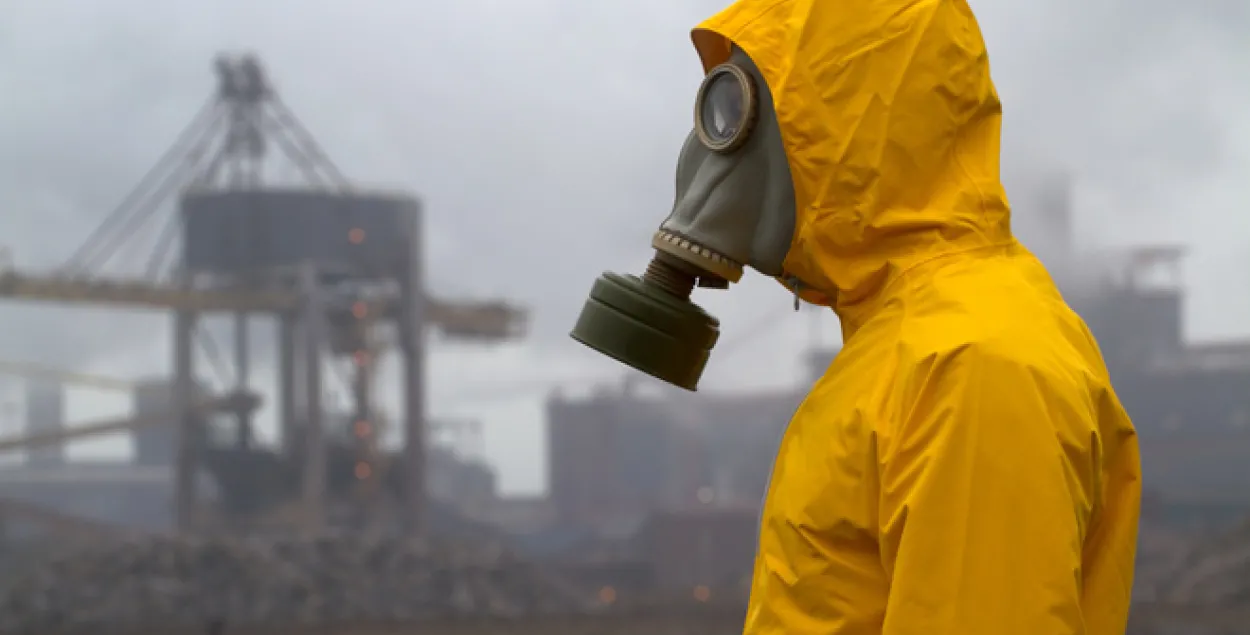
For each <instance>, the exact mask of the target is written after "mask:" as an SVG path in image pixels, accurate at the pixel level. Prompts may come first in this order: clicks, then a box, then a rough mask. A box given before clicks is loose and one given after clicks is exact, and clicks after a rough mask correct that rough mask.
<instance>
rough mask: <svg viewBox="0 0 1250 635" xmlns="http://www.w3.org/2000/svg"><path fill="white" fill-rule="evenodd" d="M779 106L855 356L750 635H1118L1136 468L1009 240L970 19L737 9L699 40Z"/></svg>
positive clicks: (812, 279)
mask: <svg viewBox="0 0 1250 635" xmlns="http://www.w3.org/2000/svg"><path fill="white" fill-rule="evenodd" d="M693 38H694V42H695V46H696V49H697V50H698V52H699V54H700V56H701V58H702V61H703V65H704V67H705V69H710V68H711V67H713V66H715V65H717V64H719V63H721V62H723V61H725V60H726V59H727V58H728V56H729V52H730V46H731V43H732V44H736V45H737V46H739V47H740V48H742V49H743V50H744V51H745V52H746V54H747V55H749V56H750V57H751V58H752V60H754V62H755V63H756V64H757V65H758V66H759V68H760V71H761V72H762V74H763V76H764V78H765V79H766V80H767V82H768V84H769V87H770V89H771V91H772V94H773V99H774V105H775V106H776V111H777V115H778V118H779V121H780V123H781V130H782V136H783V138H784V142H785V147H786V152H787V155H788V158H789V161H790V165H791V171H792V174H793V179H794V186H795V193H796V199H797V231H796V236H795V239H794V243H793V245H792V248H791V250H790V253H789V255H788V257H787V260H786V263H785V266H786V269H787V273H788V276H787V277H790V276H792V277H794V278H797V279H798V280H800V281H801V282H800V283H799V285H798V292H799V293H800V294H801V295H802V296H803V297H804V298H805V299H807V300H809V301H812V302H816V303H820V304H828V305H831V306H833V308H834V310H835V311H836V312H837V314H838V316H839V318H840V319H841V321H842V326H843V336H844V347H843V350H842V351H841V353H840V354H839V355H838V357H837V359H836V360H835V361H834V363H833V365H832V366H831V367H830V368H829V370H828V372H827V373H826V375H825V376H824V378H823V379H822V380H821V381H820V382H818V383H817V384H816V386H815V388H814V389H813V390H812V392H811V394H810V395H809V396H808V398H807V399H806V400H805V401H804V403H803V404H802V406H801V407H800V408H799V410H798V412H797V413H796V415H795V417H794V419H793V421H792V422H791V424H790V427H789V430H788V431H787V433H786V435H785V438H784V440H783V441H782V443H781V448H780V450H779V453H778V458H777V464H776V467H775V468H774V472H773V476H772V481H771V483H770V485H769V489H768V496H767V500H766V502H765V505H764V511H763V514H762V519H761V526H760V544H759V553H758V555H757V558H756V565H755V574H754V581H753V585H752V596H751V602H750V608H749V611H748V617H747V622H746V633H747V634H748V635H783V634H784V635H800V634H805V633H806V634H812V635H816V634H820V635H835V634H836V635H851V634H855V635H868V634H878V633H881V634H885V635H956V634H958V635H1069V634H1088V635H1112V634H1116V635H1120V634H1122V633H1124V630H1125V623H1126V620H1127V614H1128V605H1129V591H1130V587H1131V585H1132V577H1133V576H1132V573H1133V558H1134V551H1135V543H1136V536H1137V518H1138V508H1139V502H1140V470H1139V458H1138V450H1137V442H1136V436H1135V433H1134V431H1133V427H1132V424H1131V423H1130V421H1129V419H1128V417H1127V416H1126V415H1125V413H1124V410H1123V409H1122V408H1121V406H1120V404H1119V402H1118V400H1117V398H1116V396H1115V394H1114V393H1113V391H1112V389H1111V386H1110V383H1109V380H1108V377H1107V371H1106V369H1105V366H1104V364H1103V361H1102V358H1101V356H1100V353H1099V351H1098V348H1097V345H1096V344H1095V342H1094V340H1093V339H1092V338H1091V336H1090V334H1089V332H1088V330H1087V329H1086V327H1085V325H1084V323H1083V322H1082V321H1081V320H1080V319H1079V318H1078V317H1077V316H1076V315H1075V314H1073V313H1072V311H1071V310H1069V308H1068V307H1067V306H1066V304H1065V303H1064V301H1063V299H1062V298H1061V297H1060V295H1059V293H1058V291H1057V290H1056V289H1055V286H1054V284H1053V283H1052V281H1051V279H1050V277H1049V276H1048V274H1047V273H1046V271H1045V270H1044V269H1043V267H1042V266H1041V264H1040V263H1039V262H1038V261H1037V260H1036V259H1035V258H1034V257H1033V256H1032V255H1030V254H1029V253H1028V251H1026V250H1025V249H1024V248H1023V247H1022V246H1021V245H1020V244H1019V243H1017V242H1016V240H1015V239H1014V238H1013V237H1012V234H1011V225H1010V213H1009V206H1008V203H1007V199H1006V195H1005V194H1004V191H1003V187H1002V185H1001V182H1000V179H999V135H1000V126H1001V105H1000V103H999V99H998V95H997V93H996V90H995V88H994V85H993V83H992V82H991V80H990V73H989V64H988V61H987V57H986V51H985V44H984V42H983V40H982V37H981V32H980V29H979V27H978V25H977V23H976V20H975V18H974V17H973V15H972V12H971V10H970V9H969V7H968V4H967V2H966V1H965V0H739V1H738V2H736V3H735V4H733V5H732V6H730V7H729V8H728V9H726V10H724V11H723V12H721V13H720V14H718V15H716V16H714V17H712V18H710V19H708V20H707V21H705V22H704V23H702V24H701V25H699V26H698V27H697V28H696V29H695V30H694V33H693Z"/></svg>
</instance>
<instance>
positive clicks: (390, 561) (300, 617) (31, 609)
mask: <svg viewBox="0 0 1250 635" xmlns="http://www.w3.org/2000/svg"><path fill="white" fill-rule="evenodd" d="M56 551H58V552H59V553H57V554H55V555H43V554H38V553H35V554H30V553H27V554H23V555H24V556H25V557H24V558H22V559H21V560H22V561H21V566H20V571H22V572H21V573H17V574H15V575H12V576H10V578H9V579H8V581H7V583H6V584H5V585H4V587H3V588H0V633H4V634H6V635H23V634H25V633H31V634H35V633H40V634H42V633H49V632H58V633H61V632H66V633H77V632H93V633H94V632H102V631H116V630H119V629H122V628H123V627H127V626H131V625H135V626H137V625H141V624H150V625H160V626H162V627H166V626H167V627H171V628H173V627H188V626H197V625H204V624H207V623H210V622H212V621H214V620H225V621H227V622H228V623H229V624H230V625H232V626H249V625H253V626H254V625H262V624H284V625H292V626H295V625H310V626H311V625H325V624H339V623H346V622H353V621H382V622H409V621H412V622H417V621H421V620H430V619H438V618H446V617H450V616H457V615H474V616H495V617H520V616H530V615H543V614H553V613H574V612H582V611H586V610H590V609H591V608H592V607H590V606H589V605H587V604H586V603H584V602H583V601H582V600H581V598H580V596H579V595H578V594H576V593H575V592H572V591H570V590H568V589H566V588H564V587H562V586H561V585H559V584H558V583H557V582H555V581H553V580H549V579H547V578H545V577H544V576H543V575H542V574H541V572H539V571H537V570H536V569H535V568H534V567H533V566H531V565H528V564H526V563H524V562H521V561H519V560H517V559H515V558H513V557H512V556H511V555H510V554H508V553H507V552H505V551H503V550H502V549H498V548H484V547H481V546H476V547H473V548H465V547H458V546H453V545H448V544H438V545H435V544H428V543H424V542H419V541H412V540H404V539H398V538H372V539H370V538H363V537H360V536H356V535H323V536H318V537H314V538H302V539H301V538H291V537H286V538H264V539H262V538H252V539H240V540H234V539H191V538H147V539H142V540H129V541H125V542H108V543H103V542H102V543H98V544H93V545H77V546H73V545H71V546H68V547H67V546H65V545H62V546H61V548H59V549H57V550H56ZM13 563H14V561H13V560H10V563H9V564H13Z"/></svg>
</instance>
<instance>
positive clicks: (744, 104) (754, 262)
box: [571, 47, 795, 391]
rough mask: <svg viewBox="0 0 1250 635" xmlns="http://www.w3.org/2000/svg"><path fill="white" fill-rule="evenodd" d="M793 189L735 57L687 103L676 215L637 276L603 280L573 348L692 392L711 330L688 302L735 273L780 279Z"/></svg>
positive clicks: (748, 69) (763, 87)
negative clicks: (690, 119) (698, 290)
mask: <svg viewBox="0 0 1250 635" xmlns="http://www.w3.org/2000/svg"><path fill="white" fill-rule="evenodd" d="M794 219H795V204H794V184H793V182H792V181H791V179H790V165H789V163H788V161H787V160H786V153H785V149H784V147H783V145H782V141H781V131H780V129H779V127H778V123H777V114H776V112H775V110H774V109H773V100H772V95H771V93H770V92H769V89H768V85H767V83H765V81H764V78H763V77H762V76H761V75H760V72H759V69H757V68H756V66H755V64H754V63H752V62H751V60H750V58H748V57H747V56H746V54H745V53H743V52H742V51H741V50H738V49H737V48H736V47H735V49H734V50H733V53H732V54H731V56H730V58H729V61H727V62H726V63H724V64H721V65H720V66H717V67H715V68H713V69H712V70H710V71H709V72H708V73H707V75H706V76H705V77H704V79H703V83H702V85H701V86H700V87H699V92H698V94H697V96H696V98H695V112H694V130H693V131H692V132H691V133H690V135H689V136H688V137H687V138H686V143H685V145H684V146H683V147H682V150H681V156H680V157H679V158H678V161H677V196H676V200H675V202H674V203H673V210H672V212H671V213H670V214H669V216H668V218H667V219H665V220H664V222H663V223H661V224H660V227H659V229H658V231H656V233H655V235H654V237H653V238H652V239H651V246H652V247H653V248H654V249H655V256H654V257H653V258H652V260H651V263H650V264H649V265H647V269H646V271H645V273H643V274H642V276H641V277H639V276H634V275H621V274H617V273H612V272H606V273H604V274H603V275H602V276H600V277H599V278H598V279H597V280H596V281H595V283H594V285H593V286H592V288H591V290H590V298H589V299H588V300H587V301H586V304H585V306H584V307H583V308H582V313H581V315H580V316H579V317H578V319H577V323H576V325H575V326H574V327H573V331H572V333H571V335H572V337H573V339H575V340H577V341H579V342H581V343H582V344H585V345H586V346H589V347H590V348H592V349H594V350H596V351H598V352H600V353H602V354H604V355H607V356H609V357H612V358H614V359H616V360H618V361H620V362H622V363H624V364H626V365H628V366H632V367H633V368H635V369H637V370H640V371H642V372H644V373H647V374H649V375H651V376H653V377H656V378H657V379H660V380H663V381H665V382H668V383H670V384H673V385H675V386H679V387H681V388H685V389H686V390H692V391H693V390H695V389H696V388H697V387H698V384H699V378H700V376H702V374H703V369H704V367H705V366H706V365H707V361H708V359H709V357H710V354H711V351H712V347H713V346H715V345H716V340H717V338H718V337H719V335H720V322H719V321H718V320H717V319H716V318H715V317H713V316H712V315H710V314H708V313H707V312H706V311H704V310H703V309H702V308H700V307H699V306H698V305H697V304H695V303H693V302H692V301H691V300H690V296H691V293H692V292H693V290H694V288H695V287H696V286H697V287H705V288H712V289H727V288H728V287H729V284H730V283H734V282H738V281H739V280H740V279H741V278H742V272H743V268H744V267H751V268H753V269H755V270H757V271H759V272H760V273H763V274H765V275H768V276H772V277H779V276H781V275H782V262H783V261H784V260H785V257H786V254H787V252H789V250H790V243H791V240H792V239H793V236H794V226H795V220H794Z"/></svg>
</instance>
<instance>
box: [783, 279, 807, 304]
mask: <svg viewBox="0 0 1250 635" xmlns="http://www.w3.org/2000/svg"><path fill="white" fill-rule="evenodd" d="M786 282H787V283H789V284H790V290H791V291H793V292H794V310H795V311H798V310H799V285H801V284H803V283H802V281H800V280H799V279H798V277H796V276H790V277H789V278H786Z"/></svg>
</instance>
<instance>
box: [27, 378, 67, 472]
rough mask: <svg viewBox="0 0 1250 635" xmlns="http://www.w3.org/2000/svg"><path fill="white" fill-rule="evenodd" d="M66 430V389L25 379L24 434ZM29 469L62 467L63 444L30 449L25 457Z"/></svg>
mask: <svg viewBox="0 0 1250 635" xmlns="http://www.w3.org/2000/svg"><path fill="white" fill-rule="evenodd" d="M64 429H65V387H64V386H63V385H61V384H60V383H58V382H55V381H48V380H42V379H27V380H26V432H27V433H28V434H39V433H46V432H58V431H61V430H64ZM26 463H27V465H29V466H30V467H35V468H48V467H56V466H60V465H64V464H65V444H63V443H56V444H50V445H46V446H43V447H38V448H33V449H31V450H29V451H28V453H27V455H26Z"/></svg>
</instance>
